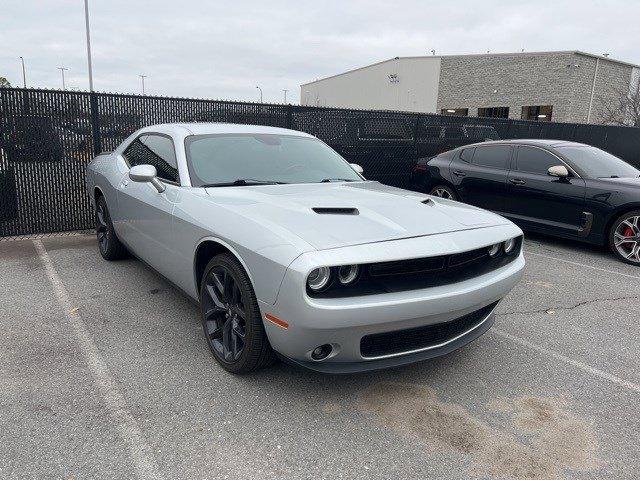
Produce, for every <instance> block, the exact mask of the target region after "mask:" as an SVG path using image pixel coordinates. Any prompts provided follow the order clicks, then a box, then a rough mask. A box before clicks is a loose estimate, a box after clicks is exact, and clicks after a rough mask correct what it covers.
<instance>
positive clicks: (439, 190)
mask: <svg viewBox="0 0 640 480" xmlns="http://www.w3.org/2000/svg"><path fill="white" fill-rule="evenodd" d="M429 195H433V196H434V197H440V198H446V199H447V200H458V196H457V195H456V192H455V191H454V190H453V188H451V187H449V186H447V185H438V186H436V187H433V188H432V189H431V191H430V192H429Z"/></svg>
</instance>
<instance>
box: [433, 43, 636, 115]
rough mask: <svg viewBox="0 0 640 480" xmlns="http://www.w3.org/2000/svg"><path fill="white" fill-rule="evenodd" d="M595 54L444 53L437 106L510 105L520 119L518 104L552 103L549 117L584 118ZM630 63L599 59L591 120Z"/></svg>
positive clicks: (623, 80) (624, 81)
mask: <svg viewBox="0 0 640 480" xmlns="http://www.w3.org/2000/svg"><path fill="white" fill-rule="evenodd" d="M595 66H596V58H593V57H590V56H586V55H581V54H578V53H572V52H557V53H556V52H548V53H540V54H513V55H505V54H500V55H466V56H451V57H443V58H442V64H441V69H440V83H439V88H438V105H437V109H438V111H440V110H441V109H443V108H469V115H471V116H475V115H477V113H478V108H483V107H509V117H510V118H514V119H519V118H520V117H521V113H522V107H523V106H530V105H531V106H535V105H552V106H553V116H552V120H553V121H557V122H580V123H584V122H587V118H588V116H589V103H590V100H591V90H592V85H593V81H594V72H595ZM631 70H632V68H631V67H630V66H627V65H623V64H619V63H615V62H612V61H609V60H606V59H600V61H599V65H598V74H597V77H596V82H595V94H594V100H593V105H592V111H591V116H590V122H591V123H598V122H599V121H600V120H601V105H602V102H610V101H613V100H615V94H614V93H613V92H614V91H617V90H618V89H620V88H624V86H625V85H626V86H627V88H628V85H629V82H630V77H631Z"/></svg>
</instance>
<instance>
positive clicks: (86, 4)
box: [84, 0, 93, 92]
mask: <svg viewBox="0 0 640 480" xmlns="http://www.w3.org/2000/svg"><path fill="white" fill-rule="evenodd" d="M84 23H85V29H86V31H87V63H88V65H89V91H90V92H93V68H92V67H91V35H89V0H84Z"/></svg>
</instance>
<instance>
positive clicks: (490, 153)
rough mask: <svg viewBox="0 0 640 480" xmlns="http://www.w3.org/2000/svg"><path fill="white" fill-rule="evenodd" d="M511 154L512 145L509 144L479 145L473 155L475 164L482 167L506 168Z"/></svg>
mask: <svg viewBox="0 0 640 480" xmlns="http://www.w3.org/2000/svg"><path fill="white" fill-rule="evenodd" d="M510 156H511V147H509V146H508V145H492V146H486V147H478V148H476V153H475V155H474V156H473V164H474V165H480V166H482V167H492V168H502V169H506V168H507V164H508V163H509V157H510Z"/></svg>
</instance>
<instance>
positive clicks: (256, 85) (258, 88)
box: [256, 85, 262, 103]
mask: <svg viewBox="0 0 640 480" xmlns="http://www.w3.org/2000/svg"><path fill="white" fill-rule="evenodd" d="M256 88H257V89H258V90H260V103H262V89H261V88H260V87H258V86H257V85H256Z"/></svg>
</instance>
